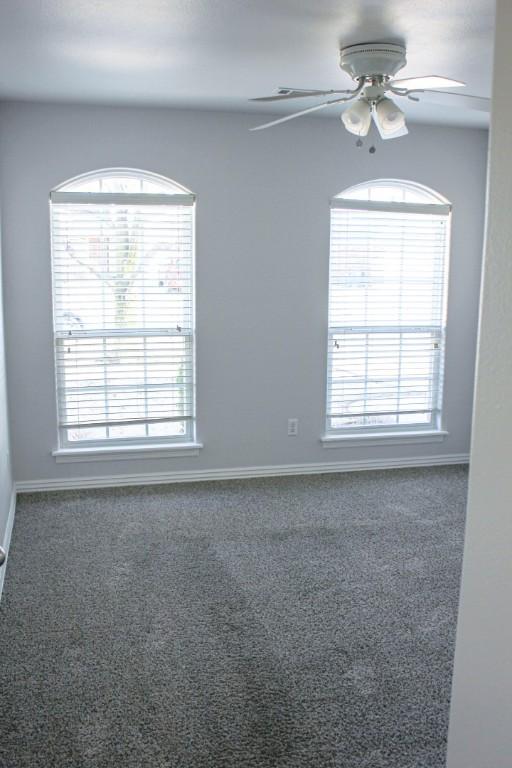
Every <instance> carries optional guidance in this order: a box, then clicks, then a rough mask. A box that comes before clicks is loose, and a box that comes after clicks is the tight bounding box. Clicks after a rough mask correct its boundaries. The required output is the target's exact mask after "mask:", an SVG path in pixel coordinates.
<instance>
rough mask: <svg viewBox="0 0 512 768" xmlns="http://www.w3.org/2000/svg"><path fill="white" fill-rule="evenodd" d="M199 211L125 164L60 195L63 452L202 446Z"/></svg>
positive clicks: (56, 219)
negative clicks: (198, 440) (198, 437)
mask: <svg viewBox="0 0 512 768" xmlns="http://www.w3.org/2000/svg"><path fill="white" fill-rule="evenodd" d="M194 205H195V199H194V196H193V195H192V194H191V193H190V192H189V191H188V190H185V189H184V188H182V187H180V186H178V185H177V184H175V183H174V182H172V181H170V180H168V179H165V178H163V177H160V176H157V175H155V174H150V173H146V172H140V171H132V170H125V169H109V170H107V171H99V172H97V173H94V174H88V175H86V176H83V177H79V178H78V179H75V180H72V181H71V182H68V183H66V184H64V185H62V186H61V187H59V188H58V189H57V190H55V191H53V192H52V193H51V196H50V209H51V233H52V274H53V317H54V349H55V371H56V390H57V415H58V433H59V446H60V447H61V448H77V449H82V448H87V447H97V446H112V447H113V446H130V445H142V444H144V445H145V444H159V445H160V444H162V443H165V444H171V445H172V444H176V443H177V444H183V443H189V442H192V441H193V440H194V439H195V365H194V361H195V330H194Z"/></svg>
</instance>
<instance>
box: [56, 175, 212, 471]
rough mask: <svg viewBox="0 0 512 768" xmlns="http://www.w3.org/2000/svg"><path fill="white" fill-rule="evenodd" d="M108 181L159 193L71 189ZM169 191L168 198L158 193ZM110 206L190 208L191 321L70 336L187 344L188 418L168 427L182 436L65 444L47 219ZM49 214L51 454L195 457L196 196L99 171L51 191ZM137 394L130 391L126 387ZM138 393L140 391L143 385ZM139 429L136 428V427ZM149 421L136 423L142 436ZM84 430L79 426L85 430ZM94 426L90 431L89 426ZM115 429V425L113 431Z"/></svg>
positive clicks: (163, 180)
mask: <svg viewBox="0 0 512 768" xmlns="http://www.w3.org/2000/svg"><path fill="white" fill-rule="evenodd" d="M109 177H113V178H116V179H117V178H123V177H124V178H127V179H138V180H139V181H140V182H141V189H142V185H143V182H144V181H146V182H150V183H151V184H154V185H158V186H160V187H162V191H158V192H143V191H141V192H101V191H100V192H88V191H82V190H80V189H78V190H76V191H73V189H70V188H71V187H73V186H77V185H81V184H82V183H87V182H94V181H97V180H100V181H101V180H106V179H108V178H109ZM164 189H168V190H169V191H168V192H165V191H163V190H164ZM66 202H69V203H75V204H76V203H79V202H82V203H92V204H94V203H98V204H100V203H103V204H104V203H110V204H116V203H119V204H120V205H122V204H128V203H131V204H137V205H141V206H143V205H155V204H164V205H187V206H190V208H191V227H190V229H191V232H190V235H191V251H190V252H191V261H190V319H191V328H190V330H189V331H180V333H179V334H178V333H177V332H176V331H170V329H169V328H163V327H162V328H151V329H142V328H130V329H110V330H98V329H95V330H81V331H78V332H74V333H73V336H74V337H76V338H78V337H80V338H91V339H97V338H113V337H120V338H127V337H130V336H131V337H136V338H140V339H142V338H144V339H146V338H149V337H151V336H158V335H159V334H160V335H161V336H166V337H169V338H170V337H171V336H179V337H180V338H188V339H190V346H191V353H190V362H191V377H192V381H191V384H190V391H189V394H188V397H189V398H190V405H191V416H190V417H184V418H183V419H179V418H178V417H177V418H176V419H171V420H172V421H184V422H185V424H186V427H185V434H183V435H177V436H174V435H171V436H161V435H148V434H146V435H145V436H137V437H114V438H111V437H105V438H97V439H89V440H69V437H68V434H67V432H68V430H69V429H70V427H69V425H67V426H66V425H60V423H59V413H60V409H59V397H60V396H61V394H60V393H61V387H60V382H59V367H58V364H57V351H58V343H59V340H64V339H65V338H66V335H65V332H63V331H59V330H57V328H56V319H57V314H56V290H55V272H54V269H55V264H54V244H53V239H54V226H53V218H52V204H53V203H66ZM49 214H50V263H51V273H52V343H53V355H54V381H55V397H56V415H57V424H56V426H57V448H56V449H55V450H53V451H52V454H53V455H54V456H55V457H56V460H57V461H81V460H90V458H91V457H92V458H94V457H97V458H112V459H123V458H139V457H140V458H142V457H143V456H145V455H146V454H150V455H151V457H153V458H157V457H159V456H162V457H163V456H167V455H169V456H173V455H174V456H183V455H188V454H190V453H192V455H197V453H198V449H199V448H201V447H202V445H201V444H200V443H198V442H197V411H196V383H197V382H196V196H195V194H194V193H192V192H191V191H190V190H188V189H186V188H185V187H183V186H182V185H180V184H178V183H177V182H175V181H173V180H172V179H170V178H167V177H165V176H162V175H160V174H156V173H152V172H149V171H145V170H141V169H135V168H133V169H132V168H103V169H100V170H96V171H93V172H90V173H85V174H81V175H79V176H76V177H73V178H72V179H69V180H68V181H66V182H64V183H62V184H60V185H59V186H57V187H55V188H54V189H53V190H52V191H51V192H50V197H49ZM131 388H132V389H134V388H136V387H135V385H133V386H132V387H131ZM141 390H144V391H145V388H144V386H143V385H142V387H141ZM138 423H139V422H138ZM149 423H150V420H148V421H140V424H142V425H144V426H145V428H146V432H147V425H148V424H149ZM85 426H87V425H86V424H84V427H85ZM93 426H94V425H93ZM112 426H114V425H112Z"/></svg>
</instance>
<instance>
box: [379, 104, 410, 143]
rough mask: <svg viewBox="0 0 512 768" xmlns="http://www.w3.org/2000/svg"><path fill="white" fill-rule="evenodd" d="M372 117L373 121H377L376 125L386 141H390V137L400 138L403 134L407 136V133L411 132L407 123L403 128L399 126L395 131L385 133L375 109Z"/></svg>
mask: <svg viewBox="0 0 512 768" xmlns="http://www.w3.org/2000/svg"><path fill="white" fill-rule="evenodd" d="M372 119H373V122H374V123H375V127H376V128H377V130H378V132H379V136H380V137H381V139H383V140H384V141H388V140H389V139H399V138H400V137H401V136H407V134H408V133H409V131H408V130H407V126H406V125H404V126H403V127H402V128H399V129H398V130H396V131H395V132H394V133H384V131H383V130H382V128H381V127H380V125H379V121H378V119H377V115H376V114H375V111H373V112H372Z"/></svg>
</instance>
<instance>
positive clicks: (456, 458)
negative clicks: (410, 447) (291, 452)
mask: <svg viewBox="0 0 512 768" xmlns="http://www.w3.org/2000/svg"><path fill="white" fill-rule="evenodd" d="M468 462H469V454H467V453H454V454H445V455H441V456H416V457H407V458H405V459H396V458H395V459H393V458H386V459H361V460H358V461H333V462H322V463H321V464H317V463H315V464H281V465H278V464H276V465H273V466H261V467H232V468H229V469H190V470H185V471H181V472H150V473H140V474H131V475H102V476H101V477H70V478H56V479H48V480H21V481H19V482H17V483H16V490H17V491H18V492H20V493H28V492H31V491H63V490H67V489H70V490H72V489H83V488H113V487H121V486H125V485H158V484H165V483H192V482H198V481H202V480H237V479H246V478H251V477H279V476H281V475H282V476H286V475H320V474H325V473H328V472H357V471H361V470H371V469H400V468H401V467H433V466H441V465H444V464H467V463H468Z"/></svg>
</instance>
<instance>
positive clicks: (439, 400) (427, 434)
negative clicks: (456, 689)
mask: <svg viewBox="0 0 512 768" xmlns="http://www.w3.org/2000/svg"><path fill="white" fill-rule="evenodd" d="M381 187H391V188H394V189H395V190H397V191H398V190H401V191H402V192H403V195H404V198H405V195H406V193H407V192H410V193H413V194H414V195H416V196H418V197H423V198H424V201H423V202H420V201H416V202H405V201H402V202H394V201H389V202H386V201H382V200H378V199H373V200H372V199H371V196H372V191H373V190H378V189H379V188H381ZM358 195H363V197H360V196H358ZM364 195H367V196H368V197H367V199H365V197H364ZM333 209H334V210H335V209H343V210H357V211H364V210H367V211H379V212H383V213H387V212H389V213H397V212H404V213H433V214H441V215H445V216H446V239H445V244H444V245H445V250H444V256H443V266H442V273H441V274H442V286H443V296H442V302H441V314H440V318H441V322H440V324H439V325H434V326H426V325H423V326H384V325H376V326H364V328H363V327H361V328H360V327H358V326H356V325H354V326H346V325H345V326H331V325H330V315H331V301H332V291H331V269H332V259H333V250H332V242H331V241H332V212H333ZM329 211H330V214H329V231H330V236H329V269H328V309H327V360H326V363H327V364H326V367H325V371H326V387H325V400H324V407H325V419H324V434H323V436H322V438H321V442H322V443H323V444H324V447H335V446H336V444H340V443H348V442H350V443H351V444H355V445H357V444H359V445H361V446H366V445H372V444H374V445H379V444H380V445H385V444H388V443H389V444H391V443H394V442H396V441H400V442H405V443H407V442H411V443H412V442H438V441H440V440H443V439H444V438H445V437H446V436H447V435H448V432H447V430H446V428H445V413H444V379H445V377H444V370H445V363H446V334H447V310H448V289H449V268H450V255H451V219H452V205H451V203H450V202H449V201H448V200H447V198H445V197H443V196H442V195H441V194H439V193H438V192H436V191H434V190H432V189H430V188H429V187H426V186H423V185H421V184H418V183H416V182H412V181H408V180H402V179H372V180H369V181H366V182H362V183H359V184H356V185H354V186H351V187H348V188H347V189H345V190H344V191H343V192H340V193H339V194H337V195H335V197H333V198H332V199H331V201H330V209H329ZM356 329H357V330H356ZM347 331H351V332H354V331H355V332H361V333H363V332H366V333H372V332H381V333H398V332H400V333H414V332H416V333H420V332H431V333H432V334H433V335H435V334H437V336H438V338H437V343H439V344H440V354H439V356H438V357H437V360H436V373H435V376H432V388H433V389H434V390H435V394H434V395H433V396H432V404H433V406H434V407H433V408H432V412H431V413H432V415H431V419H430V422H428V423H411V424H398V423H396V424H388V425H386V424H372V425H360V426H342V427H336V428H333V427H332V426H331V425H330V420H331V419H332V418H333V417H332V415H331V414H330V413H329V406H330V394H331V392H330V389H331V383H332V375H331V371H332V355H333V353H332V349H333V344H334V338H333V337H334V336H336V335H339V334H340V333H345V332H347ZM429 410H430V409H429ZM393 413H394V412H393ZM415 413H418V411H415ZM368 415H371V414H368ZM382 415H385V414H382Z"/></svg>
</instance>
